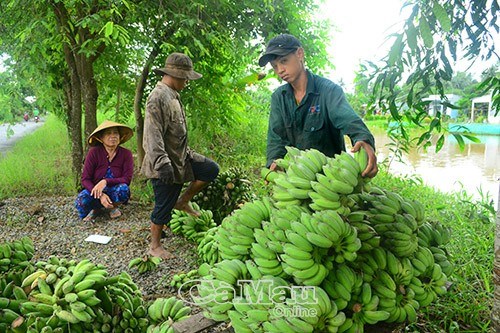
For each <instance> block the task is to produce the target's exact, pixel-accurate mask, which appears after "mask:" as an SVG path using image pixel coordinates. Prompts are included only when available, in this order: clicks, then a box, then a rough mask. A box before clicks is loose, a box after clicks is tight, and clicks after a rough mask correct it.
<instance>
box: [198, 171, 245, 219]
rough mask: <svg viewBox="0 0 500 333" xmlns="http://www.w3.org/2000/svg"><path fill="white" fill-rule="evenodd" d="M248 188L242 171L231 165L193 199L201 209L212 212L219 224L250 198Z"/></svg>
mask: <svg viewBox="0 0 500 333" xmlns="http://www.w3.org/2000/svg"><path fill="white" fill-rule="evenodd" d="M250 190H251V187H250V183H249V181H248V180H247V179H245V175H244V173H243V171H242V170H241V169H239V168H237V167H232V168H229V169H228V170H226V171H222V172H221V173H219V175H218V176H217V178H216V179H215V180H214V181H213V182H211V183H210V184H209V185H208V186H207V187H206V188H204V189H203V191H201V192H200V193H198V194H197V195H195V197H194V198H193V201H194V202H196V203H197V204H198V206H200V208H201V209H206V210H210V211H212V212H214V220H215V222H216V223H217V224H220V223H221V221H222V220H223V219H224V218H225V217H226V216H228V215H229V214H231V212H232V211H233V210H235V209H236V208H237V207H238V206H239V205H240V204H242V203H244V202H247V201H249V200H251V199H252V194H251V192H250Z"/></svg>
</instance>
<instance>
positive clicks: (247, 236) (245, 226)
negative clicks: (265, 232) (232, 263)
mask: <svg viewBox="0 0 500 333" xmlns="http://www.w3.org/2000/svg"><path fill="white" fill-rule="evenodd" d="M270 216H271V201H270V199H269V198H263V199H261V200H254V201H251V202H247V203H245V204H244V205H242V206H241V207H240V208H239V209H237V210H235V211H234V212H233V214H231V215H230V216H228V217H226V218H225V219H224V220H223V221H222V223H221V225H220V226H219V228H218V230H217V233H216V234H215V236H214V237H215V239H216V241H217V248H218V250H219V256H220V258H222V259H241V260H246V259H248V258H249V256H250V248H251V244H252V243H253V242H255V236H254V234H255V232H256V230H259V229H260V230H262V222H263V221H269V220H270Z"/></svg>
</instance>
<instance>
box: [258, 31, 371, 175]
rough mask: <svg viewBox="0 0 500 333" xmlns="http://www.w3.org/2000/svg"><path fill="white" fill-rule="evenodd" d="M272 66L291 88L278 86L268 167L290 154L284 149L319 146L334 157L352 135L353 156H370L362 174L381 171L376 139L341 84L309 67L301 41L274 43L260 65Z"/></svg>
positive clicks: (285, 37) (285, 39)
mask: <svg viewBox="0 0 500 333" xmlns="http://www.w3.org/2000/svg"><path fill="white" fill-rule="evenodd" d="M268 62H270V63H271V66H272V67H273V69H274V72H275V73H276V75H277V76H279V77H280V78H281V79H282V80H283V81H285V82H287V83H288V84H285V85H282V86H280V87H279V88H277V89H276V91H275V92H274V93H273V94H272V97H271V113H270V116H269V127H268V132H267V167H269V168H270V169H271V170H274V169H275V168H276V164H275V162H274V161H275V160H276V159H278V158H282V157H283V156H285V154H286V149H285V146H294V147H297V148H299V149H309V148H315V149H318V150H319V151H321V152H323V153H324V154H325V155H327V156H330V157H333V156H334V155H335V154H340V153H341V151H345V150H346V147H345V142H344V135H347V136H349V138H350V139H351V142H352V145H353V147H352V149H351V152H356V151H358V150H359V149H360V148H361V147H363V148H365V150H366V152H367V153H368V165H367V167H366V169H365V170H364V171H363V172H362V176H363V177H374V176H375V175H376V174H377V172H378V167H377V157H376V156H375V140H374V138H373V135H372V134H371V133H370V131H369V130H368V128H367V127H366V125H365V124H364V123H363V121H362V120H361V118H360V117H359V116H358V115H357V114H356V113H355V112H354V110H353V109H352V107H351V106H350V105H349V103H348V102H347V100H346V98H345V95H344V92H343V91H342V88H341V87H340V86H338V85H336V84H335V83H333V82H332V81H330V80H328V79H325V78H323V77H320V76H318V75H314V74H313V73H311V72H310V71H309V70H307V69H306V68H305V65H304V49H303V48H302V44H301V43H300V41H299V40H298V39H297V38H296V37H294V36H292V35H288V34H282V35H279V36H277V37H275V38H273V39H271V41H269V44H268V45H267V48H266V51H265V53H264V55H262V56H261V57H260V59H259V65H260V66H262V67H264V66H265V65H266V64H267V63H268Z"/></svg>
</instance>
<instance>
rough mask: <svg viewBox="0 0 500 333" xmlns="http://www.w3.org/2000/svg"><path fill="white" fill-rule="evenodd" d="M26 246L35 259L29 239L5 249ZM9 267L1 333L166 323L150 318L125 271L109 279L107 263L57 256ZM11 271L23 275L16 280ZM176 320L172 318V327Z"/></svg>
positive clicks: (1, 295)
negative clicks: (97, 263)
mask: <svg viewBox="0 0 500 333" xmlns="http://www.w3.org/2000/svg"><path fill="white" fill-rule="evenodd" d="M21 243H22V244H24V246H23V248H27V249H30V250H31V251H30V253H31V254H30V255H29V256H28V257H29V258H30V259H31V257H32V254H33V252H32V249H33V244H32V242H31V240H30V239H29V238H23V239H21V240H19V241H15V242H13V243H1V244H0V249H2V253H4V252H5V253H4V254H8V253H7V251H8V250H5V251H4V248H5V247H6V246H14V245H13V244H18V245H16V246H17V251H21V247H20V245H19V244H21ZM9 265H10V266H9V268H8V271H5V270H4V271H3V272H2V273H0V332H7V333H10V332H14V333H17V332H29V333H39V332H40V333H47V332H49V333H50V332H103V333H106V332H130V333H132V332H146V331H147V330H148V328H149V327H150V326H158V325H159V324H161V323H160V322H159V321H158V320H157V319H155V320H152V318H150V317H149V315H148V309H149V306H148V304H146V303H145V302H144V300H143V297H142V293H141V291H140V289H139V288H138V286H137V285H136V284H135V282H134V281H133V280H132V278H131V276H130V275H129V274H128V273H126V272H122V273H120V274H119V275H117V276H109V275H108V272H107V270H106V268H105V267H104V266H103V265H96V264H94V263H93V262H91V261H90V260H88V259H84V260H82V261H79V262H77V261H75V260H67V259H65V258H58V257H56V256H50V257H49V258H48V260H47V261H38V262H36V263H35V264H31V262H29V264H28V265H26V264H24V263H23V264H22V267H19V266H15V264H13V263H12V262H11V263H10V264H9ZM24 266H26V267H24ZM28 268H31V269H30V270H27V269H28ZM12 272H18V273H19V272H21V275H19V276H18V277H16V278H12V277H13V275H12V274H11V273H12ZM19 277H20V278H19ZM181 304H182V302H181ZM186 311H187V310H183V312H184V313H185V312H186ZM183 317H185V316H183ZM177 319H179V318H177V317H175V319H168V322H169V325H170V324H171V323H172V322H173V321H175V320H177ZM166 321H167V320H166ZM158 332H159V331H158ZM162 332H163V331H162Z"/></svg>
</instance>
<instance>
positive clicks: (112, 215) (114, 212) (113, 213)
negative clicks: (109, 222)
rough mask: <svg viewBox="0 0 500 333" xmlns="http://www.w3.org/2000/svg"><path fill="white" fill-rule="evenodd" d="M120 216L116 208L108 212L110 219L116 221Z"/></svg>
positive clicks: (120, 213)
mask: <svg viewBox="0 0 500 333" xmlns="http://www.w3.org/2000/svg"><path fill="white" fill-rule="evenodd" d="M120 216H122V212H121V211H120V210H119V209H118V208H114V209H112V210H111V211H110V212H109V217H110V218H112V219H116V218H119V217H120Z"/></svg>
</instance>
